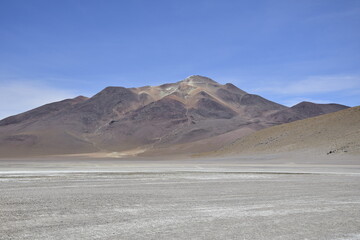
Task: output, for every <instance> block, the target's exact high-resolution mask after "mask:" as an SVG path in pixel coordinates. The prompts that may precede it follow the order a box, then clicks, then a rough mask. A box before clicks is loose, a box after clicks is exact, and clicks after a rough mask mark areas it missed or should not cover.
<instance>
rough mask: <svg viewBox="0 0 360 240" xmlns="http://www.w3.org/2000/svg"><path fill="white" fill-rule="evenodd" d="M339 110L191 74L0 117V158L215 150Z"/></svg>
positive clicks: (106, 90)
mask: <svg viewBox="0 0 360 240" xmlns="http://www.w3.org/2000/svg"><path fill="white" fill-rule="evenodd" d="M345 108H347V107H346V106H342V105H337V104H315V103H305V102H304V103H300V104H298V105H296V106H294V107H291V108H289V107H286V106H283V105H280V104H277V103H275V102H272V101H269V100H267V99H265V98H262V97H261V96H258V95H254V94H249V93H246V92H245V91H243V90H241V89H239V88H237V87H236V86H234V85H233V84H231V83H227V84H225V85H221V84H219V83H217V82H215V81H214V80H212V79H210V78H207V77H202V76H197V75H196V76H191V77H188V78H186V79H184V80H182V81H179V82H176V83H168V84H163V85H161V86H145V87H140V88H123V87H107V88H105V89H104V90H102V91H101V92H99V93H98V94H96V95H94V96H93V97H91V98H86V97H83V96H79V97H76V98H74V99H67V100H63V101H60V102H55V103H50V104H46V105H44V106H41V107H38V108H35V109H33V110H30V111H27V112H24V113H21V114H18V115H15V116H11V117H8V118H5V119H3V120H1V121H0V157H6V156H37V155H52V154H77V153H92V152H124V151H133V150H134V151H133V152H135V153H136V152H138V153H144V152H145V153H151V154H155V155H156V154H157V152H158V153H160V152H161V151H158V150H164V149H168V152H169V154H171V153H180V152H182V153H187V152H199V151H206V150H215V149H218V148H220V147H222V146H223V145H224V144H227V143H229V142H231V141H233V140H235V139H237V138H239V137H242V136H245V135H248V134H250V133H252V132H255V131H257V130H260V129H263V128H267V127H270V126H274V125H278V124H282V123H287V122H291V121H294V120H299V119H304V118H307V117H313V116H317V115H320V114H324V113H329V112H334V111H338V110H341V109H345ZM115 155H116V153H115Z"/></svg>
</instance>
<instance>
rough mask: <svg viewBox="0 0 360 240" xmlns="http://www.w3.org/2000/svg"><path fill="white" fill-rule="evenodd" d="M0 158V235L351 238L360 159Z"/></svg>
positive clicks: (355, 234)
mask: <svg viewBox="0 0 360 240" xmlns="http://www.w3.org/2000/svg"><path fill="white" fill-rule="evenodd" d="M282 159H283V158H280V157H276V156H268V157H243V158H227V159H196V160H195V159H188V160H180V159H178V160H166V159H162V160H157V159H147V160H145V159H65V158H54V159H50V158H48V159H46V158H43V159H27V160H21V159H9V160H6V159H2V160H0V192H1V194H0V222H1V224H0V239H251V240H252V239H330V240H331V239H334V240H335V239H336V240H344V239H349V240H350V239H360V164H359V161H356V159H355V160H354V159H352V160H349V161H345V160H342V161H336V159H334V160H328V161H326V162H324V161H318V162H314V161H312V162H310V161H307V160H303V161H301V160H286V159H285V160H282Z"/></svg>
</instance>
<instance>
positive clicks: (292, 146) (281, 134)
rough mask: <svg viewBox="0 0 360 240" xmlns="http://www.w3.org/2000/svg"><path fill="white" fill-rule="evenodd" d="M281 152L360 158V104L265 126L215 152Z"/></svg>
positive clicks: (230, 153) (227, 153)
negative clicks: (268, 126) (265, 127)
mask: <svg viewBox="0 0 360 240" xmlns="http://www.w3.org/2000/svg"><path fill="white" fill-rule="evenodd" d="M277 152H288V153H298V154H302V156H303V157H305V156H310V158H311V156H312V157H314V156H322V157H324V156H326V155H340V156H341V155H353V156H357V157H359V155H360V107H353V108H349V109H345V110H342V111H338V112H334V113H330V114H326V115H322V116H318V117H314V118H309V119H305V120H300V121H295V122H292V123H287V124H282V125H279V126H274V127H270V128H267V129H263V130H260V131H258V132H255V133H253V134H251V135H248V136H246V137H243V138H239V139H238V140H237V141H235V142H233V143H231V144H229V145H227V146H225V147H223V148H222V149H220V150H219V151H216V152H213V153H212V154H215V155H239V154H244V153H245V154H246V153H247V154H249V153H252V154H260V153H277ZM205 155H206V154H205ZM210 155H211V154H210Z"/></svg>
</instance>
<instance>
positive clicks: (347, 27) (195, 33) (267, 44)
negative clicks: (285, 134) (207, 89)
mask: <svg viewBox="0 0 360 240" xmlns="http://www.w3.org/2000/svg"><path fill="white" fill-rule="evenodd" d="M359 29H360V1H359V0H302V1H298V0H272V1H265V0H248V1H245V0H244V1H241V0H236V1H232V0H217V1H214V0H206V1H205V0H192V1H189V0H181V1H180V0H151V1H149V0H113V1H111V0H102V1H100V0H83V1H81V0H62V1H52V0H0V118H2V117H6V116H8V115H11V114H16V113H19V112H22V111H25V110H28V109H31V108H33V107H36V106H39V105H41V104H44V103H48V102H51V101H56V100H61V99H63V98H68V97H74V96H77V95H86V96H91V95H93V94H95V93H97V92H98V91H100V90H101V89H103V88H105V87H106V86H125V87H136V86H143V85H159V84H162V83H168V82H175V81H179V80H182V79H184V78H186V77H187V76H189V75H195V74H199V75H204V76H207V77H210V78H212V79H214V80H216V81H218V82H220V83H226V82H232V83H234V84H235V85H237V86H238V87H239V88H241V89H243V90H245V91H247V92H249V93H255V94H259V95H261V96H264V97H266V98H268V99H270V100H273V101H276V102H279V103H282V104H285V105H288V106H291V105H293V104H295V103H297V102H300V101H303V100H308V101H314V102H319V103H327V102H336V103H341V104H346V105H349V106H356V105H360V30H359Z"/></svg>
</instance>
